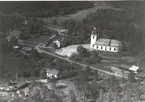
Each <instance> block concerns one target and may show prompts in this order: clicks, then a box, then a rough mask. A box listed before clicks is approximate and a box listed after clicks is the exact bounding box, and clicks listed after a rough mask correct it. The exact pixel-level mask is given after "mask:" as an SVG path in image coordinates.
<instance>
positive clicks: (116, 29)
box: [62, 2, 145, 53]
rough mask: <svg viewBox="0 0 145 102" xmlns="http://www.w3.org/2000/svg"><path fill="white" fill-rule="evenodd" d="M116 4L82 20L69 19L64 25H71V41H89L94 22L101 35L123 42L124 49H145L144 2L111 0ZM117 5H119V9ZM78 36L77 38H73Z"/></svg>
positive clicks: (137, 50)
mask: <svg viewBox="0 0 145 102" xmlns="http://www.w3.org/2000/svg"><path fill="white" fill-rule="evenodd" d="M109 4H110V5H112V6H114V7H115V8H109V9H98V10H97V11H96V12H95V13H90V14H88V16H87V17H86V18H85V19H83V20H82V21H74V20H72V19H70V20H66V21H64V22H63V23H62V26H64V27H65V28H67V29H69V31H70V33H69V36H68V38H67V39H68V42H67V41H66V42H67V44H79V43H89V39H90V37H89V36H90V32H91V29H92V27H93V26H96V28H97V29H99V32H100V33H99V37H105V38H110V39H117V40H120V41H122V42H123V44H124V46H125V47H124V50H127V51H130V52H132V53H137V52H140V51H143V50H144V47H145V46H144V41H145V40H144V39H145V34H144V26H145V23H144V9H143V8H144V6H145V4H144V2H109ZM116 7H117V9H116ZM73 38H74V39H73ZM76 39H78V40H76Z"/></svg>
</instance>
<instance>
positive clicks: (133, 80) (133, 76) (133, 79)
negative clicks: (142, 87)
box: [128, 72, 135, 82]
mask: <svg viewBox="0 0 145 102" xmlns="http://www.w3.org/2000/svg"><path fill="white" fill-rule="evenodd" d="M128 81H129V82H135V73H133V72H130V73H129V74H128Z"/></svg>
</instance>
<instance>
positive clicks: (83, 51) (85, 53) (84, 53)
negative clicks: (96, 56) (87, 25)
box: [77, 46, 89, 57]
mask: <svg viewBox="0 0 145 102" xmlns="http://www.w3.org/2000/svg"><path fill="white" fill-rule="evenodd" d="M77 52H78V53H79V55H80V56H81V57H87V56H88V55H89V53H88V51H87V49H86V48H84V47H83V46H78V47H77Z"/></svg>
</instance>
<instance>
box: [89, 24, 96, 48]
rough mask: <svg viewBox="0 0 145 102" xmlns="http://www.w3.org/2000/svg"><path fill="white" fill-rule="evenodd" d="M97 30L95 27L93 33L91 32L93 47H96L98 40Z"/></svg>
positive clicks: (91, 44)
mask: <svg viewBox="0 0 145 102" xmlns="http://www.w3.org/2000/svg"><path fill="white" fill-rule="evenodd" d="M97 33H98V32H97V30H96V27H94V28H93V30H92V33H91V42H90V46H91V47H92V48H94V44H95V43H96V41H97Z"/></svg>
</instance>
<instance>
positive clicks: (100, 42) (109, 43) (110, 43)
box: [95, 39, 122, 47]
mask: <svg viewBox="0 0 145 102" xmlns="http://www.w3.org/2000/svg"><path fill="white" fill-rule="evenodd" d="M95 44H96V45H103V46H112V47H119V46H122V44H121V42H120V41H118V40H114V39H98V40H97V41H96V43H95Z"/></svg>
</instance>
